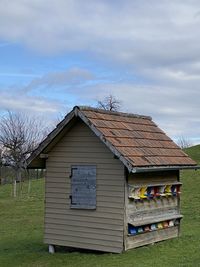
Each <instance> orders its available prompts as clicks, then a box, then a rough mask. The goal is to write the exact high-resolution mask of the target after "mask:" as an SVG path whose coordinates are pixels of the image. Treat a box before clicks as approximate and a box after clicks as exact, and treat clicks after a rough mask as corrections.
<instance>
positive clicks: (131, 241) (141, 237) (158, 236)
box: [125, 226, 178, 250]
mask: <svg viewBox="0 0 200 267" xmlns="http://www.w3.org/2000/svg"><path fill="white" fill-rule="evenodd" d="M177 236H178V227H177V226H175V227H171V228H166V229H161V230H157V231H152V232H148V233H144V234H138V235H136V236H128V237H127V238H126V243H125V250H128V249H132V248H136V247H140V246H144V245H147V244H151V243H155V242H159V241H162V240H166V239H170V238H175V237H177Z"/></svg>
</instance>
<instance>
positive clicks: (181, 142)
mask: <svg viewBox="0 0 200 267" xmlns="http://www.w3.org/2000/svg"><path fill="white" fill-rule="evenodd" d="M177 144H178V146H180V148H182V149H184V148H188V147H190V146H192V142H191V141H190V140H189V139H188V138H187V137H184V136H180V137H179V138H178V141H177Z"/></svg>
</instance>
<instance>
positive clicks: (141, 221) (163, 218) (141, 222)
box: [128, 214, 183, 226]
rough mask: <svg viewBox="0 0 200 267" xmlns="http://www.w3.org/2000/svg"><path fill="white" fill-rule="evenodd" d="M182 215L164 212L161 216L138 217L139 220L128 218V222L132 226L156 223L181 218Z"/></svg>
mask: <svg viewBox="0 0 200 267" xmlns="http://www.w3.org/2000/svg"><path fill="white" fill-rule="evenodd" d="M182 217H183V215H180V214H164V215H162V216H156V217H149V218H145V219H143V218H140V219H139V220H134V219H132V218H130V217H129V218H128V223H130V224H132V225H134V226H140V225H147V224H151V223H157V222H164V221H169V220H173V219H181V218H182Z"/></svg>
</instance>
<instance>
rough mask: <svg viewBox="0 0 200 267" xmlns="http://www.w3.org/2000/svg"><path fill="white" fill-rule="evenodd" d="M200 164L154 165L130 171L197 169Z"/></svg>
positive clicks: (199, 167)
mask: <svg viewBox="0 0 200 267" xmlns="http://www.w3.org/2000/svg"><path fill="white" fill-rule="evenodd" d="M198 169H200V166H197V165H195V166H181V165H179V166H154V167H135V168H133V169H132V170H131V172H132V173H139V172H157V171H172V170H174V171H175V170H198Z"/></svg>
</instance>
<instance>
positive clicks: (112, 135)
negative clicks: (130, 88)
mask: <svg viewBox="0 0 200 267" xmlns="http://www.w3.org/2000/svg"><path fill="white" fill-rule="evenodd" d="M28 167H29V168H40V169H41V168H45V169H46V186H45V227H44V229H45V235H44V242H45V243H47V244H49V248H50V251H52V249H53V248H54V246H55V245H60V246H66V247H75V248H84V249H92V250H100V251H107V252H116V253H120V252H122V251H124V250H128V249H131V248H135V247H139V246H143V245H146V244H150V243H154V242H158V241H161V240H165V239H169V238H174V237H177V236H178V235H179V232H180V219H181V218H182V215H181V213H180V194H181V182H180V180H179V170H180V169H189V168H193V169H195V168H197V166H196V162H194V161H193V160H192V159H190V158H189V157H188V156H187V155H186V154H185V153H184V152H183V151H182V150H181V149H180V148H179V147H178V146H177V145H176V144H175V143H174V142H173V141H172V140H171V139H170V138H169V137H168V136H167V135H166V134H165V133H164V132H163V131H162V130H161V129H159V128H158V126H157V125H156V124H155V123H154V122H153V121H152V119H151V117H148V116H140V115H135V114H126V113H119V112H110V111H104V110H99V109H95V108H90V107H78V106H76V107H74V108H73V110H72V111H71V112H70V113H69V114H68V115H67V116H66V117H65V118H64V120H63V121H62V122H61V123H59V124H58V125H57V127H56V128H55V129H54V130H53V131H52V132H51V133H50V134H49V135H48V137H47V138H46V139H45V140H44V141H43V142H42V143H41V144H40V145H39V147H38V148H37V149H36V150H35V151H34V152H33V154H32V155H31V156H30V158H29V160H28Z"/></svg>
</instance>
